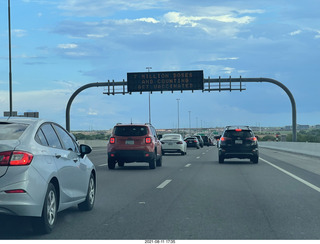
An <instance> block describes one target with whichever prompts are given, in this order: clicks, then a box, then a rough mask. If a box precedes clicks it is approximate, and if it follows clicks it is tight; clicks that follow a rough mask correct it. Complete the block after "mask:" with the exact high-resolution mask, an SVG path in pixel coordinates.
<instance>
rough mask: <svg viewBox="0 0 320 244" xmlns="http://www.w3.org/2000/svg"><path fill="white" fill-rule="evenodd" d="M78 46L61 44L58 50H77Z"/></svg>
mask: <svg viewBox="0 0 320 244" xmlns="http://www.w3.org/2000/svg"><path fill="white" fill-rule="evenodd" d="M77 47H78V45H77V44H74V43H72V44H59V45H58V48H62V49H74V48H77Z"/></svg>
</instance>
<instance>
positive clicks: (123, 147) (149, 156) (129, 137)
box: [108, 124, 162, 169]
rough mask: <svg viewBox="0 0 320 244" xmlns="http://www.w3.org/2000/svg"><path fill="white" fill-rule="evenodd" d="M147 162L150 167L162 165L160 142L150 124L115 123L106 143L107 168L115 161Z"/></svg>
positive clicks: (112, 165)
mask: <svg viewBox="0 0 320 244" xmlns="http://www.w3.org/2000/svg"><path fill="white" fill-rule="evenodd" d="M132 162H147V163H149V167H150V169H155V168H156V166H158V167H159V166H161V165H162V150H161V143H160V141H159V140H158V137H157V133H156V130H155V128H154V127H153V126H152V125H150V124H117V125H116V126H114V127H113V131H112V134H111V137H110V139H109V144H108V168H109V169H114V168H115V165H116V163H118V166H120V167H123V166H124V164H125V163H132Z"/></svg>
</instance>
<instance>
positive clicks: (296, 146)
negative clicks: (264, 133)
mask: <svg viewBox="0 0 320 244" xmlns="http://www.w3.org/2000/svg"><path fill="white" fill-rule="evenodd" d="M259 146H260V147H262V148H269V149H275V150H280V151H286V152H291V153H298V154H304V155H308V156H313V157H320V143H314V142H271V141H270V142H269V141H266V142H261V141H260V142H259Z"/></svg>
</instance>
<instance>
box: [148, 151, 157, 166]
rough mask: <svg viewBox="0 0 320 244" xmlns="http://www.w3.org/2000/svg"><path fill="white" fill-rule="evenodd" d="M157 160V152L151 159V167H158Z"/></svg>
mask: <svg viewBox="0 0 320 244" xmlns="http://www.w3.org/2000/svg"><path fill="white" fill-rule="evenodd" d="M156 161H157V158H156V154H155V155H154V157H153V158H152V159H150V161H149V168H150V169H155V168H156Z"/></svg>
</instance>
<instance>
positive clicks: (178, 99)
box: [177, 98, 180, 133]
mask: <svg viewBox="0 0 320 244" xmlns="http://www.w3.org/2000/svg"><path fill="white" fill-rule="evenodd" d="M179 101H180V98H177V102H178V133H179Z"/></svg>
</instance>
